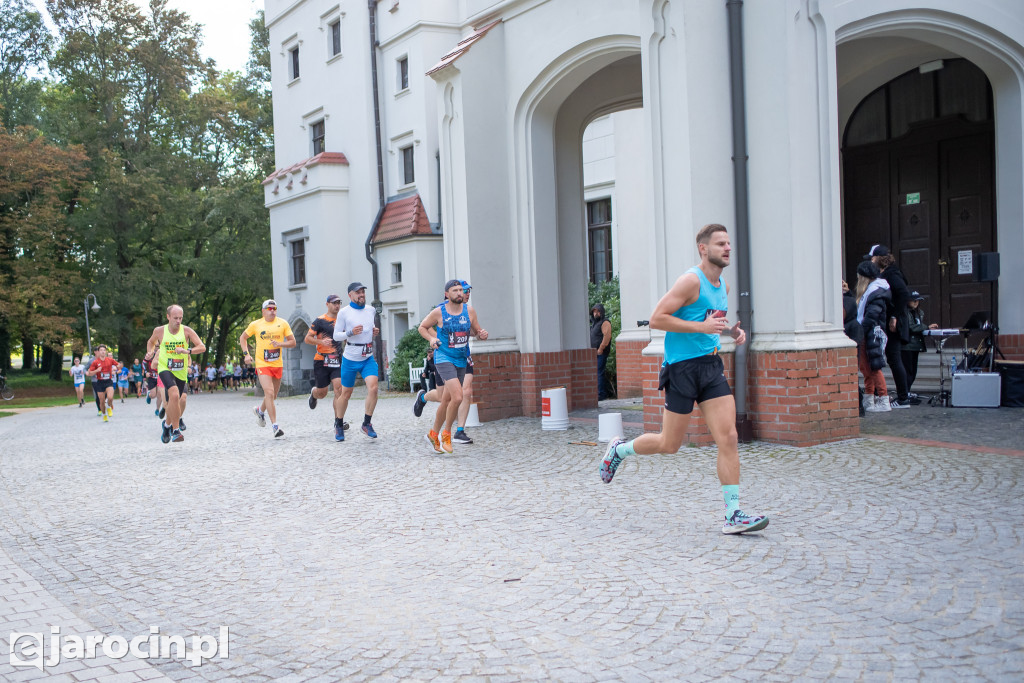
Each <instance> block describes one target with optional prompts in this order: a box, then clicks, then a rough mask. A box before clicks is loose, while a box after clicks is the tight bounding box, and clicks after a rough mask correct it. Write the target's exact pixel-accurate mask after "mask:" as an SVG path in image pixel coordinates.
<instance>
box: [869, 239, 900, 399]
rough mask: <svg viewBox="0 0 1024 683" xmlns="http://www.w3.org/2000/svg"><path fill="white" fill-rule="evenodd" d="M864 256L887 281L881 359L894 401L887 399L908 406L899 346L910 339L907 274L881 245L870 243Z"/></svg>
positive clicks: (887, 249) (886, 248)
mask: <svg viewBox="0 0 1024 683" xmlns="http://www.w3.org/2000/svg"><path fill="white" fill-rule="evenodd" d="M864 258H865V259H870V260H871V262H872V263H874V264H875V265H876V266H878V269H879V270H880V271H881V274H882V279H884V280H885V281H886V282H888V283H889V291H890V293H891V294H892V299H891V301H890V302H889V309H888V311H887V315H888V321H887V323H886V325H885V326H884V329H885V334H886V336H887V337H888V341H887V342H886V344H885V360H886V362H887V363H888V364H889V370H890V372H892V381H893V382H895V384H896V400H894V401H891V402H890V403H891V405H892V407H893V408H909V407H910V396H908V394H909V393H910V390H909V387H908V385H907V371H906V369H905V368H904V367H903V356H902V354H901V353H900V351H901V350H902V348H903V345H904V344H906V343H909V342H910V319H909V316H908V314H907V304H908V303H909V302H910V288H909V287H908V286H907V276H906V275H904V274H903V271H901V270H900V268H899V266H897V265H896V259H895V258H894V257H893V255H892V253H891V252H890V251H889V248H888V247H886V246H885V245H884V244H875V245H872V247H871V249H869V250H868V253H867V254H865V255H864Z"/></svg>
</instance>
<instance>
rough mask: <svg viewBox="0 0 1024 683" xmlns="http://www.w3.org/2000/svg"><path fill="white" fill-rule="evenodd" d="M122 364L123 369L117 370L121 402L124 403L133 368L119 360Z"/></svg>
mask: <svg viewBox="0 0 1024 683" xmlns="http://www.w3.org/2000/svg"><path fill="white" fill-rule="evenodd" d="M118 363H119V364H120V365H121V369H120V370H118V371H117V392H118V394H119V395H120V397H121V403H124V397H125V395H126V394H127V393H128V382H129V376H130V375H131V370H130V369H129V368H128V366H127V365H125V364H124V363H121V362H120V361H118Z"/></svg>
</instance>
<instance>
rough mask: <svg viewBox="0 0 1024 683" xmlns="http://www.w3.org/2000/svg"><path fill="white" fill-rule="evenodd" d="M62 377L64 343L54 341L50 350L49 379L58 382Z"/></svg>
mask: <svg viewBox="0 0 1024 683" xmlns="http://www.w3.org/2000/svg"><path fill="white" fill-rule="evenodd" d="M63 376H64V342H63V341H56V342H54V345H53V347H52V348H51V349H50V379H52V380H55V381H57V382H59V381H60V380H61V379H62V378H63Z"/></svg>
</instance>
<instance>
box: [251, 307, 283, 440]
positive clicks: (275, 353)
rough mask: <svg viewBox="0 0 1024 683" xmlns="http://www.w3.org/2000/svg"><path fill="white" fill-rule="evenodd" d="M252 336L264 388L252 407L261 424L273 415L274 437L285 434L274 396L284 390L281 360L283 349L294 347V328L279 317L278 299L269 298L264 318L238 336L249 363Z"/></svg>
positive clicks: (264, 423) (261, 384)
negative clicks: (279, 423) (261, 395)
mask: <svg viewBox="0 0 1024 683" xmlns="http://www.w3.org/2000/svg"><path fill="white" fill-rule="evenodd" d="M249 337H255V338H256V377H257V379H258V380H259V382H260V387H262V388H263V401H262V402H261V403H260V404H259V405H258V406H256V407H255V408H253V409H252V412H253V413H254V414H255V415H256V419H257V420H258V421H259V423H260V427H266V426H267V416H268V415H269V416H270V426H271V433H272V434H273V435H274V437H275V438H276V437H280V436H284V430H283V429H281V428H280V427H279V426H278V424H277V407H276V406H275V405H274V399H276V398H277V392H278V391H279V390H280V389H281V376H282V374H283V372H284V361H283V360H281V349H291V348H294V347H295V335H294V334H292V328H291V326H290V325H288V323H287V322H286V321H284V320H281V319H280V318H278V317H277V302H276V301H274V300H273V299H267V300H266V301H264V302H263V317H262V318H257V319H256V320H253V321H252V322H251V323H249V326H248V327H246V328H245V332H243V333H242V335H241V336H240V337H239V338H238V343H239V344H240V345H241V347H242V352H243V353H244V354H245V362H246V364H250V363H252V362H253V357H252V356H250V355H249Z"/></svg>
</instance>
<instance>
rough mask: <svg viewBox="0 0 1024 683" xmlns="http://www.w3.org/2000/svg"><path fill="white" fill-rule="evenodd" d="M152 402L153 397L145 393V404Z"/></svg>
mask: <svg viewBox="0 0 1024 683" xmlns="http://www.w3.org/2000/svg"><path fill="white" fill-rule="evenodd" d="M152 402H153V397H152V396H150V395H149V394H146V405H147V406H148V405H149V404H150V403H152Z"/></svg>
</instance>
